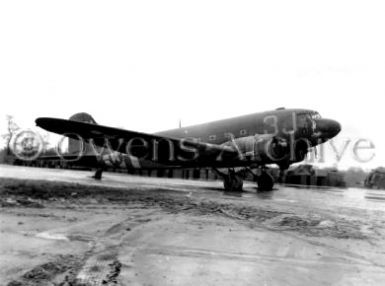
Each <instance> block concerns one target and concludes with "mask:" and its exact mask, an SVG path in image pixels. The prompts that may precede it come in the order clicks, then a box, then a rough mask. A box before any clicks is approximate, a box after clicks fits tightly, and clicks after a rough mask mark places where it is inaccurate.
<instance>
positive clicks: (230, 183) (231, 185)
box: [223, 175, 243, 192]
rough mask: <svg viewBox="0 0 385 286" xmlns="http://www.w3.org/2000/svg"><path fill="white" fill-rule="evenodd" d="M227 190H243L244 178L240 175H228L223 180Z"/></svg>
mask: <svg viewBox="0 0 385 286" xmlns="http://www.w3.org/2000/svg"><path fill="white" fill-rule="evenodd" d="M223 186H224V188H225V191H226V192H242V188H243V180H242V179H241V178H240V177H239V176H236V175H234V176H226V177H225V179H224V181H223Z"/></svg>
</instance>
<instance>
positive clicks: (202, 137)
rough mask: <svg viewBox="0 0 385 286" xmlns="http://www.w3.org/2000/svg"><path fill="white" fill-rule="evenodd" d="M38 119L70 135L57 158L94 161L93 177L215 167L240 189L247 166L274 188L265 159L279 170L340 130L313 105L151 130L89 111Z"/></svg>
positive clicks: (230, 186)
mask: <svg viewBox="0 0 385 286" xmlns="http://www.w3.org/2000/svg"><path fill="white" fill-rule="evenodd" d="M36 125H37V126H39V127H41V128H43V129H45V130H48V131H50V132H54V133H57V134H61V135H64V136H67V137H69V138H70V140H69V150H68V154H66V155H65V156H62V155H60V157H61V159H64V160H70V161H72V164H79V165H88V166H92V167H95V168H96V169H97V170H96V173H95V176H94V177H95V178H96V179H101V176H102V172H103V169H104V168H105V167H106V166H114V167H124V168H128V169H130V168H135V169H161V168H163V169H164V168H213V169H214V170H215V171H216V172H217V173H218V174H219V175H220V176H221V177H222V178H223V181H224V188H225V190H226V191H232V192H236V191H242V187H243V178H244V176H245V174H246V173H247V172H250V173H252V174H253V176H254V178H255V181H256V182H257V184H258V189H259V190H264V191H266V190H272V188H273V185H274V179H273V177H272V176H271V175H270V174H269V172H268V169H267V167H266V166H267V165H270V164H276V165H278V166H279V168H280V170H281V172H283V171H284V170H286V169H288V168H289V166H290V165H291V164H293V163H296V162H300V161H303V160H304V159H305V157H306V154H307V153H308V152H309V149H310V148H312V147H315V146H317V145H319V144H322V143H324V142H326V141H327V140H329V139H331V138H333V137H334V136H336V135H337V134H338V133H339V132H340V131H341V125H340V124H339V123H338V122H337V121H335V120H332V119H325V118H322V117H321V116H320V114H319V113H318V112H316V111H312V110H306V109H285V108H278V109H276V110H273V111H266V112H261V113H254V114H249V115H244V116H239V117H234V118H229V119H223V120H218V121H213V122H208V123H204V124H199V125H194V126H188V127H183V128H178V129H172V130H167V131H162V132H158V133H154V134H147V133H141V132H136V131H130V130H124V129H119V128H113V127H108V126H103V125H98V124H96V122H95V120H94V119H93V118H92V117H91V116H90V115H88V114H87V113H78V114H75V115H74V116H72V117H71V118H70V119H69V120H67V119H58V118H48V117H40V118H37V119H36ZM77 141H79V142H77ZM79 146H80V147H79Z"/></svg>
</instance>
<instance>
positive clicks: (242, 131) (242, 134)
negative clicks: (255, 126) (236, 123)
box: [239, 129, 247, 136]
mask: <svg viewBox="0 0 385 286" xmlns="http://www.w3.org/2000/svg"><path fill="white" fill-rule="evenodd" d="M239 135H241V136H245V135H247V130H246V129H242V130H241V131H239Z"/></svg>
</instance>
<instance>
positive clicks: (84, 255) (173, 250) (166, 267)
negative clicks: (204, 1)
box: [0, 166, 385, 285]
mask: <svg viewBox="0 0 385 286" xmlns="http://www.w3.org/2000/svg"><path fill="white" fill-rule="evenodd" d="M91 175H92V174H91V173H90V172H84V171H71V170H58V169H39V168H25V167H12V166H0V179H1V192H2V193H1V200H2V201H1V202H2V208H1V209H0V221H1V222H0V228H1V229H0V231H1V237H0V277H1V278H2V279H1V281H0V285H7V283H9V282H11V281H13V282H12V283H16V282H17V281H19V282H20V283H30V285H42V283H43V282H44V283H57V284H58V285H59V284H60V283H62V284H63V283H64V282H63V281H67V282H68V281H70V282H71V283H72V285H76V282H74V281H78V282H85V281H88V282H90V283H93V284H95V285H98V283H99V284H100V285H102V284H101V283H102V282H103V280H104V281H105V283H114V281H117V283H118V284H119V285H202V284H203V285H218V284H221V285H363V284H364V285H381V284H382V282H383V281H384V279H385V247H384V246H385V242H384V238H385V217H384V214H385V191H379V190H376V191H373V190H363V189H346V190H342V189H334V188H330V189H298V188H288V187H283V186H277V189H276V190H275V191H273V192H269V193H261V194H258V193H256V189H255V185H254V184H251V183H247V184H245V192H244V193H242V194H226V193H224V192H223V191H222V183H221V182H206V181H192V180H191V181H186V180H180V179H161V178H146V177H137V176H129V175H125V174H117V173H106V174H105V177H104V179H103V180H102V181H100V182H99V181H95V180H93V179H92V178H91ZM20 180H26V181H25V182H24V183H23V184H21V183H20V182H21V181H20ZM61 186H67V187H66V188H65V190H62V189H61V188H62V187H61ZM23 189H26V192H23ZM46 190H50V192H49V194H48V195H47V194H45V193H44V192H46ZM42 193H44V194H43V195H42ZM41 273H43V274H44V275H43V274H41ZM39 275H40V276H39ZM70 282H68V283H70ZM34 283H35V284H34ZM14 285H17V284H14ZM20 285H22V284H20ZM47 285H49V284H47ZM63 285H65V284H63ZM68 285H70V284H68ZM107 285H108V284H107ZM111 285H114V284H111Z"/></svg>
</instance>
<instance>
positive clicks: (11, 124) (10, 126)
mask: <svg viewBox="0 0 385 286" xmlns="http://www.w3.org/2000/svg"><path fill="white" fill-rule="evenodd" d="M6 120H7V131H8V133H7V134H4V135H2V138H3V139H5V142H6V149H7V156H9V155H10V154H11V141H12V137H13V135H14V134H15V133H16V132H17V131H18V130H19V129H20V127H19V126H18V125H17V124H16V123H15V121H14V118H13V116H12V115H7V116H6Z"/></svg>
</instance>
